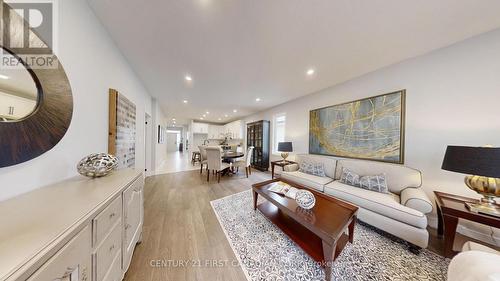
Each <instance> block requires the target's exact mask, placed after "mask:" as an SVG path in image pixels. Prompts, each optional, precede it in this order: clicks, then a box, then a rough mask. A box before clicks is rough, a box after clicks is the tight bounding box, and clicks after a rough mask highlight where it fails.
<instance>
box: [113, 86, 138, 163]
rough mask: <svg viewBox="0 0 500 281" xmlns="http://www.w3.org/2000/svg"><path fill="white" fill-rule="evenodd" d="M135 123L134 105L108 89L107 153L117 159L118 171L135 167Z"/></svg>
mask: <svg viewBox="0 0 500 281" xmlns="http://www.w3.org/2000/svg"><path fill="white" fill-rule="evenodd" d="M135 121H136V108H135V104H134V103H133V102H131V101H130V100H128V99H127V98H126V97H125V96H124V95H122V94H120V93H119V92H118V91H117V90H114V89H109V137H108V153H109V154H112V155H114V156H116V158H118V169H121V168H134V167H135V142H136V128H135Z"/></svg>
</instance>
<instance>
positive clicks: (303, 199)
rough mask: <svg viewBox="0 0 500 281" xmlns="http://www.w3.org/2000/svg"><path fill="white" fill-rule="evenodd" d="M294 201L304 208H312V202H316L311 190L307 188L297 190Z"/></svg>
mask: <svg viewBox="0 0 500 281" xmlns="http://www.w3.org/2000/svg"><path fill="white" fill-rule="evenodd" d="M295 201H296V202H297V204H298V205H299V206H300V207H301V208H304V209H306V210H309V209H312V207H314V204H316V198H315V197H314V194H312V192H310V191H309V190H303V189H301V190H299V191H297V196H296V197H295Z"/></svg>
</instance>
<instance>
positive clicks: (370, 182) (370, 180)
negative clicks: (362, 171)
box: [359, 174, 389, 193]
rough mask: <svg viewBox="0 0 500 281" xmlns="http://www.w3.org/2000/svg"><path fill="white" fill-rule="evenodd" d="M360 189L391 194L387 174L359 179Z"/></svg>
mask: <svg viewBox="0 0 500 281" xmlns="http://www.w3.org/2000/svg"><path fill="white" fill-rule="evenodd" d="M359 187H361V188H364V189H367V190H371V191H376V192H380V193H389V189H388V188H387V180H386V178H385V174H381V175H375V176H362V177H361V178H359Z"/></svg>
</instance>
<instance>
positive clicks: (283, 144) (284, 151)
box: [278, 142, 293, 163]
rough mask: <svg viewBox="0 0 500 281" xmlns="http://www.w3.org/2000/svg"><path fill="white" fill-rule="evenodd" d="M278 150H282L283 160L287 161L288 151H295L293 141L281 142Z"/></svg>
mask: <svg viewBox="0 0 500 281" xmlns="http://www.w3.org/2000/svg"><path fill="white" fill-rule="evenodd" d="M278 151H279V152H281V157H283V162H284V163H286V158H287V157H288V152H292V151H293V147H292V142H279V143H278Z"/></svg>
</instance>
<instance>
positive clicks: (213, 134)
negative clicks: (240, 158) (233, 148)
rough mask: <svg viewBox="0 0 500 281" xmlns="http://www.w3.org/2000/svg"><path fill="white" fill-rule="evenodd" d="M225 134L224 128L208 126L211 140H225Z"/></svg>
mask: <svg viewBox="0 0 500 281" xmlns="http://www.w3.org/2000/svg"><path fill="white" fill-rule="evenodd" d="M223 133H224V126H220V125H209V126H208V138H209V139H216V140H219V139H223V138H224V137H223V136H222V134H223Z"/></svg>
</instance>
